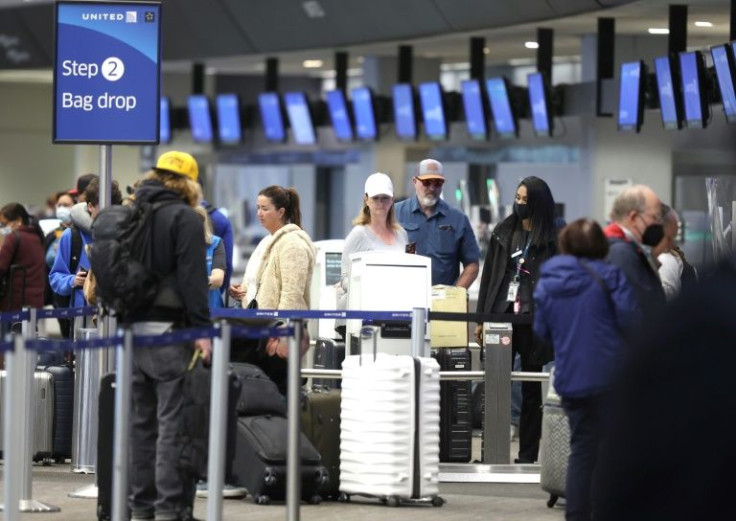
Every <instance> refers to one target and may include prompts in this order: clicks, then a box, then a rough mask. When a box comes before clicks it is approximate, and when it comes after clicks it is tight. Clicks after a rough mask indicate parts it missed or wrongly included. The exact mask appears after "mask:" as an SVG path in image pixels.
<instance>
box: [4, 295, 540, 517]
mask: <svg viewBox="0 0 736 521" xmlns="http://www.w3.org/2000/svg"><path fill="white" fill-rule="evenodd" d="M95 313H97V308H94V307H89V306H87V307H79V308H64V309H37V310H35V309H34V310H29V309H24V310H22V311H14V312H5V313H0V322H23V325H24V327H23V331H24V333H23V335H19V334H17V333H16V334H14V337H15V338H14V339H13V341H7V339H5V341H0V352H7V353H8V358H9V360H10V361H11V363H10V364H9V367H8V371H7V378H8V382H7V389H9V392H6V393H5V404H4V406H5V410H6V411H10V410H11V409H12V410H17V409H19V404H20V406H22V407H23V409H24V410H25V411H26V416H32V414H33V407H32V402H31V400H33V396H32V394H33V393H32V392H31V393H29V392H27V391H24V389H25V388H26V387H28V385H29V382H30V381H32V380H31V379H32V377H33V374H32V372H30V373H29V371H28V369H30V370H31V371H32V370H33V367H34V366H35V364H31V362H30V356H35V354H36V353H37V352H43V351H50V350H68V349H79V350H84V349H100V348H106V347H110V346H115V347H116V349H117V354H116V361H117V363H116V367H117V371H118V380H117V386H116V413H115V455H114V464H113V469H114V475H113V521H123V517H124V515H125V512H126V511H125V497H126V491H127V488H126V481H127V479H126V478H127V461H126V460H125V457H124V454H125V453H124V450H123V447H124V446H126V444H127V443H126V434H127V431H126V428H125V426H126V425H128V424H129V421H128V416H129V410H130V403H129V402H130V379H131V375H132V349H133V348H134V347H155V346H163V345H171V344H175V343H185V342H192V341H194V340H197V339H200V338H212V339H214V348H213V350H212V364H213V366H212V393H211V403H210V408H211V416H210V419H211V421H210V433H211V436H210V447H209V451H210V463H209V469H208V475H209V476H210V478H211V479H210V480H209V486H210V492H212V493H211V494H209V499H208V509H207V513H208V519H213V520H219V519H221V518H222V497H221V495H220V494H218V493H216V492H215V491H219V490H221V489H222V487H223V485H224V483H222V481H223V472H224V464H225V461H224V458H225V453H224V443H225V440H224V435H225V433H224V429H222V425H223V424H224V421H225V419H226V418H225V416H226V414H227V411H226V404H227V389H228V387H227V371H228V364H229V358H230V354H229V351H230V340H231V338H232V337H245V338H266V337H288V338H289V353H290V354H294V355H295V356H289V357H288V360H289V368H288V375H289V385H288V398H287V402H288V404H289V429H288V431H289V434H288V439H289V447H288V449H289V451H288V452H289V454H290V455H293V456H292V457H289V458H288V461H289V462H290V463H289V465H288V468H287V519H288V520H289V521H298V519H299V497H300V491H299V488H300V479H299V472H300V470H299V457H298V454H299V439H300V438H299V435H298V434H299V432H300V429H299V387H300V379H301V377H302V374H306V373H307V372H309V370H306V371H304V373H302V371H301V368H300V363H301V360H300V356H298V354H299V344H300V340H301V335H302V327H301V321H303V320H308V319H335V318H342V319H358V320H364V321H380V320H403V321H411V322H412V328H413V331H414V330H416V331H417V333H422V334H421V337H420V336H419V334H417V335H413V336H417V338H415V339H413V342H414V343H418V342H420V338H424V334H423V332H424V331H425V330H426V329H425V328H426V322H427V320H430V321H431V320H441V321H458V322H476V323H483V324H488V323H500V324H496V325H503V324H531V322H532V319H531V316H530V315H509V314H499V313H492V314H482V313H449V312H431V311H430V312H427V311H426V310H425V309H421V308H417V309H415V310H414V311H355V310H263V309H231V308H220V309H217V310H213V313H212V318H213V319H219V320H220V323H219V324H218V326H217V327H205V328H191V329H182V330H176V331H171V332H167V333H164V334H161V335H137V336H134V335H133V334H132V329H131V328H130V326H128V327H125V328H124V329H122V330H120V331H122V333H121V332H120V331H119V332H118V333H117V334H115V335H111V336H108V337H104V338H91V339H85V340H48V339H36V338H35V323H36V321H37V320H43V319H50V318H70V317H78V316H87V315H92V314H95ZM227 319H246V320H250V319H258V320H264V319H267V320H268V321H269V322H270V323H269V324H268V325H240V324H237V325H236V324H230V323H228V321H227ZM275 319H283V320H285V321H287V322H286V324H285V325H283V326H280V327H276V326H274V325H273V321H274V320H275ZM418 322H421V324H418ZM29 323H32V324H33V328H31V327H29V325H28V324H29ZM507 327H508V328H509V330H510V326H507ZM31 329H33V330H32V331H31ZM509 342H510V341H509ZM504 345H505V346H509V345H510V344H504ZM483 347H484V348H486V349H487V347H488V346H483ZM413 350H415V351H417V350H416V349H414V346H413ZM417 352H418V351H417ZM26 353H27V355H26ZM25 358H28V360H27V361H25V362H23V363H20V362H19V360H21V359H23V360H25ZM13 360H15V363H13V362H12V361H13ZM14 367H15V368H16V371H14V370H13V368H14ZM487 368H488V365H487V367H486V369H487ZM333 372H334V373H335V374H334V375H333V374H330V375H329V376H328V377H333V378H335V377H339V371H332V372H330V373H333ZM13 373H17V374H15V375H14V374H13ZM26 373H28V374H26ZM466 373H467V374H465V373H464V374H456V375H451V374H443V375H442V376H443V379H453V376H455V378H456V379H482V378H483V374H484V371H476V372H466ZM485 373H486V374H485V379H486V381H488V379H489V375H488V371H485ZM506 374H507V376H506V379H507V380H508V379H509V372H508V371H507V372H506ZM29 375H30V376H29ZM320 376H327V374H322V373H320ZM511 376H512V377H515V378H513V379H522V380H536V381H541V380H543V379H546V377H547V376H548V375H547V374H544V373H539V374H533V373H516V374H511ZM11 382H12V383H11ZM11 403H13V404H14V406H13V407H11ZM292 409H293V410H292ZM486 416H488V413H486ZM26 420H27V421H26V424H27V425H28V426H29V430H30V431H32V429H33V425H34V422H33V418H32V417H31V418H27V419H26ZM506 432H507V434H508V429H506ZM26 437H27V438H28V439H33V432H26ZM220 438H222V439H220ZM4 439H5V444H6V446H5V447H3V450H4V453H5V454H8V455H10V454H15V455H16V457H15V458H13V460H14V461H13V464H12V465H9V463H10V462H7V461H6V471H11V475H12V469H11V468H10V467H12V466H16V468H18V467H20V469H19V470H21V472H22V473H23V474H24V475H26V474H27V475H28V476H29V478H28V479H29V481H30V466H31V461H30V453H29V454H27V455H24V451H23V450H22V449H23V448H22V444H23V440H21V439H19V437H18V436H6V437H5V438H4ZM213 456H214V457H213ZM13 481H14V480H5V495H4V497H5V501H6V506H7V505H8V504H15V505H17V504H19V503H21V504H22V502H23V501H29V500H30V485H29V486H28V487H27V490H22V487H18V486H17V485H12V483H13ZM24 494H27V497H23V495H24ZM13 502H19V503H13ZM12 510H15V509H10V510H6V516H5V518H6V519H8V521H14V519H15V517H14V515H13V514H14V512H12Z"/></svg>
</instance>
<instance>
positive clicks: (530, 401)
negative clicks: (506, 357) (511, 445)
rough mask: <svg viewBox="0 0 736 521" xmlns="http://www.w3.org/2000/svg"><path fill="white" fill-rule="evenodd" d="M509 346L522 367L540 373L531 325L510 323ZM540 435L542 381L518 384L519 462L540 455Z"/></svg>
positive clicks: (532, 460)
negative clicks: (518, 357) (535, 358)
mask: <svg viewBox="0 0 736 521" xmlns="http://www.w3.org/2000/svg"><path fill="white" fill-rule="evenodd" d="M513 328H514V329H513V337H512V346H513V351H514V352H513V354H512V357H511V360H512V364H513V359H514V355H515V354H516V353H519V356H520V357H521V370H522V371H530V372H540V371H541V370H542V366H541V365H538V364H537V363H535V362H534V361H533V360H532V350H533V347H534V343H533V339H534V333H533V332H532V326H531V325H526V324H525V325H514V326H513ZM541 437H542V384H541V383H539V382H522V383H521V417H520V419H519V462H520V463H533V462H535V461H537V456H538V454H539V440H540V439H541Z"/></svg>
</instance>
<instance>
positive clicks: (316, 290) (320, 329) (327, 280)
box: [308, 239, 345, 339]
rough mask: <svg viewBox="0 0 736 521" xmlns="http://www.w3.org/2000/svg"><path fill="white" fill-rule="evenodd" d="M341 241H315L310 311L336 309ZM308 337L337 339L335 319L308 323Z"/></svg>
mask: <svg viewBox="0 0 736 521" xmlns="http://www.w3.org/2000/svg"><path fill="white" fill-rule="evenodd" d="M344 245H345V241H344V240H343V239H335V240H329V241H317V242H315V243H314V246H315V248H316V249H317V256H316V258H315V261H314V271H313V272H312V281H311V285H310V287H309V301H310V308H311V309H325V310H334V309H337V285H338V283H339V282H340V278H341V271H342V249H343V246H344ZM308 328H309V336H310V337H311V338H312V339H317V338H333V339H335V338H339V335H338V334H337V333H336V332H335V319H322V320H310V321H309V326H308Z"/></svg>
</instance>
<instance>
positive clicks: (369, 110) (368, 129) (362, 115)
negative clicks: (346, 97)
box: [352, 87, 378, 141]
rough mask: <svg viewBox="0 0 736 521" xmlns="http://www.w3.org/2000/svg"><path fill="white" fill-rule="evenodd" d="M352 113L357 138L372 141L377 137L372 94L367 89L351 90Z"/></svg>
mask: <svg viewBox="0 0 736 521" xmlns="http://www.w3.org/2000/svg"><path fill="white" fill-rule="evenodd" d="M352 94H353V112H354V113H355V131H356V133H357V134H358V138H360V139H365V140H368V141H373V140H375V139H376V137H378V128H377V125H376V114H375V112H374V111H373V94H372V93H371V89H369V88H368V87H358V88H357V89H353V91H352Z"/></svg>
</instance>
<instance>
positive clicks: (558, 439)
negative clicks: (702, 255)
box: [539, 368, 570, 508]
mask: <svg viewBox="0 0 736 521" xmlns="http://www.w3.org/2000/svg"><path fill="white" fill-rule="evenodd" d="M569 456H570V424H569V422H568V420H567V415H566V414H565V410H564V409H563V408H562V402H561V400H560V397H559V395H558V394H557V393H556V392H555V386H554V368H553V369H551V370H550V376H549V389H548V390H547V397H546V398H545V400H544V407H543V412H542V440H541V446H540V455H539V465H540V475H539V483H540V485H541V486H542V490H544V491H545V492H547V493H549V500H548V501H547V506H548V507H549V508H552V507H553V506H555V504H556V503H557V500H558V499H559V498H561V497H565V485H566V483H567V459H568V457H569Z"/></svg>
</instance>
